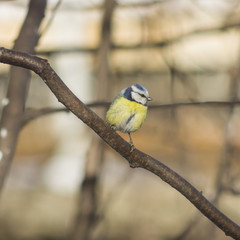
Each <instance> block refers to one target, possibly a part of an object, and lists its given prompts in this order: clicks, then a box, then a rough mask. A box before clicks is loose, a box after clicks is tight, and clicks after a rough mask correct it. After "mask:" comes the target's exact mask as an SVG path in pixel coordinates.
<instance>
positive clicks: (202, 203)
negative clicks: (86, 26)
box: [0, 48, 240, 239]
mask: <svg viewBox="0 0 240 240" xmlns="http://www.w3.org/2000/svg"><path fill="white" fill-rule="evenodd" d="M0 62H2V63H6V64H11V65H15V66H20V67H23V68H27V69H30V70H32V71H34V72H35V73H36V74H38V75H39V76H40V77H41V78H42V79H43V81H44V82H45V83H46V84H47V86H48V87H49V88H50V90H51V91H52V92H53V94H54V95H55V96H56V98H57V99H58V101H59V102H61V103H62V104H63V105H65V106H66V107H67V108H68V109H69V110H70V111H71V112H72V113H73V114H75V115H76V116H77V117H78V118H79V119H81V120H82V121H83V122H84V123H85V124H87V125H88V126H89V127H90V128H91V129H92V130H93V131H95V132H96V133H97V134H98V135H99V136H100V137H101V138H102V139H103V140H104V141H105V142H106V143H107V144H108V145H110V146H111V147H112V148H113V149H114V150H116V151H117V152H118V153H120V154H121V155H122V156H123V157H124V158H126V159H127V160H128V161H129V163H130V165H131V166H132V167H141V168H144V169H146V170H148V171H150V172H152V173H154V174H155V175H157V176H159V177H160V178H161V179H162V180H163V181H165V182H166V183H168V184H169V185H171V186H172V187H173V188H175V189H176V190H177V191H179V192H180V193H181V194H182V195H184V196H185V197H186V198H187V199H188V200H189V201H190V202H191V203H192V204H193V205H194V206H195V207H196V208H198V209H199V211H201V212H202V214H204V215H205V216H206V217H207V218H208V219H210V220H211V221H212V222H213V223H214V224H216V225H217V226H218V227H219V228H220V229H222V231H224V232H225V234H226V235H228V236H231V237H232V238H234V239H240V227H239V226H238V225H237V224H236V223H234V222H233V221H232V220H230V219H229V218H228V217H226V216H225V215H224V214H223V213H222V212H220V211H219V210H218V209H217V208H216V207H215V206H214V205H213V204H211V203H210V202H209V201H208V200H207V199H206V198H205V197H204V196H203V195H202V193H201V192H199V191H198V190H197V189H196V188H194V187H193V186H192V185H191V184H190V183H189V182H187V181H186V180H185V179H184V178H182V177H181V176H180V175H178V174H177V173H176V172H174V171H173V170H172V169H170V168H168V167H167V166H165V165H164V164H163V163H161V162H160V161H158V160H156V159H154V158H153V157H151V156H149V155H147V154H145V153H143V152H141V151H139V150H137V149H135V150H134V151H133V152H131V151H130V150H131V146H130V144H129V143H127V142H126V141H125V140H124V139H123V138H121V137H120V136H119V135H118V134H117V133H116V132H115V131H113V130H112V129H111V127H110V126H108V125H106V123H105V122H104V121H103V120H102V119H101V118H99V117H98V116H97V115H96V114H95V113H94V112H93V111H92V110H90V109H89V108H88V107H87V106H86V105H84V104H83V103H82V102H81V101H80V100H79V99H78V98H77V97H76V96H75V95H74V94H73V93H72V92H71V90H70V89H69V88H68V87H67V86H66V85H65V84H64V82H63V81H62V80H61V79H60V77H59V76H58V75H57V74H56V73H55V72H54V70H53V69H52V68H51V66H50V65H49V63H48V61H47V60H44V59H42V58H39V57H36V56H31V55H29V54H26V53H21V52H17V51H12V50H7V49H5V48H0Z"/></svg>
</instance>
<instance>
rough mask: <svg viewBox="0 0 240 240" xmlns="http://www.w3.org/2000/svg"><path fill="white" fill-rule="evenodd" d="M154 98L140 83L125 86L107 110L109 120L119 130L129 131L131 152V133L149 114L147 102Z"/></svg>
mask: <svg viewBox="0 0 240 240" xmlns="http://www.w3.org/2000/svg"><path fill="white" fill-rule="evenodd" d="M151 100H152V98H150V97H149V94H148V91H147V89H146V88H144V87H143V86H142V85H140V84H134V85H132V86H131V87H128V88H124V89H123V90H122V91H121V92H120V93H119V94H118V96H117V97H116V98H115V99H114V101H113V102H112V104H111V106H110V108H109V110H108V111H107V115H106V118H107V121H108V123H109V124H110V125H111V127H112V128H113V129H115V130H117V131H120V132H123V133H128V135H129V139H130V144H131V152H132V151H133V150H134V148H135V147H134V145H133V141H132V138H131V135H130V133H131V132H135V131H137V130H138V129H139V128H140V127H141V126H142V124H143V122H144V120H145V118H146V116H147V104H148V101H151Z"/></svg>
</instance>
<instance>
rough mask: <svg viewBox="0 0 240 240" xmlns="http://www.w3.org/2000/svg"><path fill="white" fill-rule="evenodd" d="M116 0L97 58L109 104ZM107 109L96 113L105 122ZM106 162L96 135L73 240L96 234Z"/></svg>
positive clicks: (100, 93)
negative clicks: (99, 192)
mask: <svg viewBox="0 0 240 240" xmlns="http://www.w3.org/2000/svg"><path fill="white" fill-rule="evenodd" d="M115 5H116V3H115V1H114V0H105V3H104V15H103V20H102V32H101V43H100V46H99V51H98V56H97V74H96V76H97V87H96V89H97V92H96V96H97V99H96V100H99V101H102V100H106V97H107V96H108V85H109V80H110V79H109V77H110V68H109V59H108V57H109V51H110V48H111V20H112V16H113V11H114V8H115ZM105 112H106V110H105V108H101V109H97V111H96V113H97V114H98V115H99V116H101V117H102V118H104V115H105ZM103 159H104V143H103V141H102V140H101V139H100V138H99V137H98V136H96V135H95V134H94V135H93V139H92V143H91V147H90V149H89V154H88V159H87V163H86V169H85V179H84V181H83V184H82V188H81V192H80V204H79V208H80V209H79V213H78V215H77V218H76V223H75V228H74V230H73V238H72V239H74V240H77V239H84V240H88V239H91V234H92V232H93V230H94V226H95V224H96V221H97V220H98V216H97V209H98V196H97V190H98V189H97V187H98V180H99V176H100V173H101V169H102V164H103Z"/></svg>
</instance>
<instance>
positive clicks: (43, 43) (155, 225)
mask: <svg viewBox="0 0 240 240" xmlns="http://www.w3.org/2000/svg"><path fill="white" fill-rule="evenodd" d="M27 11H28V1H24V0H16V1H0V46H2V47H6V48H12V46H13V44H14V41H15V39H16V38H17V36H18V33H19V30H20V28H21V26H22V23H23V21H24V18H25V16H26V13H27ZM239 13H240V1H239V0H231V1H227V0H221V1H219V0H212V1H207V0H178V1H176V0H162V1H160V0H159V1H154V0H152V1H151V0H118V1H116V2H113V1H111V0H106V1H103V0H89V1H84V0H62V1H56V0H49V1H48V4H47V9H46V16H45V18H44V20H43V22H42V25H41V33H42V35H41V38H40V42H39V44H38V47H37V49H36V54H37V55H38V56H41V57H44V58H47V59H48V60H49V62H50V64H51V66H52V67H53V68H54V70H55V71H56V72H57V73H58V75H59V76H60V77H61V78H62V79H63V81H64V82H65V83H66V85H67V86H68V87H69V88H70V89H71V90H72V91H73V92H74V93H75V94H76V95H77V96H78V97H79V98H80V100H82V101H83V102H84V103H86V104H91V103H101V102H103V101H104V102H106V101H107V102H108V103H110V102H111V101H112V100H113V99H114V97H115V96H116V95H117V94H118V92H119V91H120V90H121V89H123V88H125V87H128V86H131V85H132V84H134V83H140V84H142V85H143V86H145V87H146V88H147V89H148V91H149V93H150V96H151V97H152V98H153V101H152V102H151V103H150V106H149V111H148V116H147V119H146V121H145V123H144V125H143V126H142V128H141V129H140V130H139V131H137V132H136V133H133V134H132V137H133V141H134V143H135V146H136V147H137V148H138V149H140V150H141V151H143V152H145V153H147V154H149V155H151V156H153V157H155V158H157V159H158V160H159V161H161V162H163V163H164V164H166V165H167V166H169V167H171V168H172V169H173V170H175V171H176V172H178V173H179V174H180V175H182V176H183V177H184V178H185V179H186V180H187V181H189V182H190V183H191V184H193V185H194V186H195V187H196V188H197V189H198V190H200V191H202V192H203V194H204V195H205V196H206V197H207V198H208V199H209V200H210V201H212V202H214V204H216V205H217V206H218V207H219V209H220V210H221V211H223V212H224V213H226V214H227V215H228V216H229V217H230V218H231V219H232V220H234V221H236V222H237V223H240V208H239V206H240V196H239V195H240V177H239V176H240V175H239V172H240V163H239V157H238V153H239V150H240V148H239V147H240V140H239V137H240V119H239V118H240V115H239V111H240V109H239V104H238V103H239V102H238V101H239V100H238V99H239V90H240V89H239V87H240V86H239V80H240V78H239V77H240V41H239V40H240V31H239V27H240V17H239ZM8 76H9V66H8V65H3V64H1V65H0V100H1V101H2V100H3V99H4V98H5V96H6V91H7V87H8ZM3 101H4V100H3ZM3 101H2V103H3ZM3 105H4V104H3ZM46 107H47V108H53V109H55V108H62V105H61V104H60V103H58V101H57V100H56V98H55V97H54V96H53V94H52V93H51V91H50V90H49V89H48V88H47V87H46V85H45V84H44V83H43V81H42V80H41V79H40V78H39V77H38V76H36V75H35V74H32V81H31V85H30V89H29V95H28V99H27V108H34V109H41V108H46ZM106 107H107V105H106V104H102V105H101V104H100V106H99V105H98V107H96V105H95V107H94V105H93V107H92V109H93V110H94V111H95V112H97V113H98V114H99V115H101V116H102V118H105V116H104V115H105V112H106V110H107V108H106ZM121 136H123V137H124V138H125V139H126V140H128V136H127V135H126V134H121ZM203 229H204V231H203ZM0 239H10V240H11V239H26V240H30V239H94V240H100V239H101V240H103V239H104V240H108V239H109V240H110V239H111V240H122V239H124V240H127V239H131V240H133V239H138V240H145V239H151V240H155V239H158V240H169V239H171V240H175V239H178V240H180V239H186V240H190V239H194V240H202V239H205V240H206V239H219V240H221V239H231V238H228V237H226V236H225V235H224V233H223V232H222V231H220V230H219V229H218V228H217V227H216V226H215V225H213V224H212V223H211V222H210V221H209V220H208V219H206V218H205V217H203V216H202V215H201V214H200V213H199V212H198V210H197V209H196V208H195V207H194V206H193V205H192V204H190V203H189V201H188V200H187V199H185V198H184V197H183V196H182V195H181V194H180V193H178V192H177V191H176V190H174V189H172V188H171V187H170V186H169V185H167V184H166V183H164V182H162V181H161V179H159V178H158V177H156V176H154V175H153V174H151V173H149V172H147V171H146V170H143V169H131V168H130V167H129V164H128V162H127V161H126V160H125V159H123V158H122V157H121V156H119V155H118V154H117V153H116V152H114V151H113V150H112V149H110V147H108V146H107V145H106V144H105V143H103V142H102V140H101V139H99V138H98V137H97V136H96V135H95V133H93V132H92V131H91V129H89V128H88V127H86V126H85V125H84V124H83V123H82V122H81V121H80V120H79V119H77V118H76V117H75V116H73V114H71V113H66V112H64V111H62V112H58V113H53V114H49V115H47V116H43V117H39V118H37V119H36V120H34V121H31V122H30V123H29V124H27V125H26V126H25V127H24V128H23V129H22V131H21V134H20V136H19V140H18V146H17V151H16V154H15V157H14V161H13V164H12V166H11V170H10V173H9V176H8V178H7V182H6V184H5V188H4V190H3V193H2V195H1V202H0Z"/></svg>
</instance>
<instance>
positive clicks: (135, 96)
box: [131, 92, 147, 105]
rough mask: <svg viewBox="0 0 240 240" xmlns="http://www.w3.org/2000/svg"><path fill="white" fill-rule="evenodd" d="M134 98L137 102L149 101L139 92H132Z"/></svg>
mask: <svg viewBox="0 0 240 240" xmlns="http://www.w3.org/2000/svg"><path fill="white" fill-rule="evenodd" d="M131 94H132V99H134V100H135V101H136V102H139V103H141V104H143V105H145V104H146V103H147V99H146V98H145V97H141V96H140V95H139V94H137V93H135V92H132V93H131Z"/></svg>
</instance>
